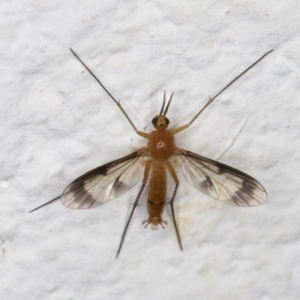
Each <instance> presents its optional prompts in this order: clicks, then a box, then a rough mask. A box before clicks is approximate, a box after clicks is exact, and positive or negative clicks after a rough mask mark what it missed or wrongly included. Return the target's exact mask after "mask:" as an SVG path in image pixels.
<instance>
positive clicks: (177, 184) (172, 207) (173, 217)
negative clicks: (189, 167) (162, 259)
mask: <svg viewBox="0 0 300 300" xmlns="http://www.w3.org/2000/svg"><path fill="white" fill-rule="evenodd" d="M166 167H167V169H168V171H169V172H170V174H171V176H172V178H173V180H174V182H175V188H174V192H173V195H172V198H171V201H170V207H171V213H172V219H173V223H174V227H175V231H176V235H177V240H178V244H179V248H180V250H181V251H183V248H182V244H181V239H180V235H179V230H178V227H177V223H176V218H175V212H174V200H175V196H176V193H177V190H178V187H179V180H178V177H177V175H176V172H175V170H174V168H173V167H172V165H171V163H170V162H169V161H166Z"/></svg>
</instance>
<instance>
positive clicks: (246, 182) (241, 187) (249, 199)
mask: <svg viewBox="0 0 300 300" xmlns="http://www.w3.org/2000/svg"><path fill="white" fill-rule="evenodd" d="M181 159H182V161H183V164H182V170H183V174H184V176H185V178H186V179H187V180H188V182H189V183H190V184H191V185H192V186H194V187H195V188H196V189H198V190H199V191H201V192H202V193H204V194H206V195H208V196H210V197H212V198H215V199H218V200H221V201H223V202H226V203H228V204H231V205H237V206H257V205H260V204H262V203H264V202H265V201H266V199H267V192H266V190H265V189H264V187H263V186H262V185H261V184H260V183H259V182H258V181H257V180H255V179H254V178H253V177H251V176H249V175H247V174H245V173H243V172H241V171H239V170H237V169H234V168H232V167H229V166H226V165H224V164H222V163H219V162H217V161H214V160H211V159H209V158H206V157H203V156H200V155H197V154H195V153H192V152H190V151H186V150H183V152H182V154H181Z"/></svg>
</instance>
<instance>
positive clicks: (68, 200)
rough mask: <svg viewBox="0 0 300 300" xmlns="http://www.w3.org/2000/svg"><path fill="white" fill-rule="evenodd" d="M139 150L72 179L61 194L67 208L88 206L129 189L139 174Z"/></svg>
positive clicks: (91, 206)
mask: <svg viewBox="0 0 300 300" xmlns="http://www.w3.org/2000/svg"><path fill="white" fill-rule="evenodd" d="M142 160H143V156H140V155H139V154H138V152H134V153H131V154H129V155H127V156H125V157H122V158H120V159H117V160H115V161H112V162H110V163H108V164H105V165H103V166H101V167H98V168H96V169H94V170H92V171H89V172H88V173H86V174H84V175H82V176H80V177H79V178H77V179H76V180H74V181H73V182H72V183H71V184H70V185H68V186H67V188H66V189H65V190H64V192H63V193H62V195H61V202H62V204H63V205H64V206H66V207H68V208H77V209H88V208H93V207H96V206H99V205H101V204H104V203H106V202H108V201H110V200H112V199H115V198H117V197H119V196H120V195H122V194H124V193H125V192H127V191H128V190H129V189H131V188H132V187H133V186H134V185H135V184H136V183H137V182H138V180H139V178H140V177H141V174H142V170H143V167H142V163H141V162H142Z"/></svg>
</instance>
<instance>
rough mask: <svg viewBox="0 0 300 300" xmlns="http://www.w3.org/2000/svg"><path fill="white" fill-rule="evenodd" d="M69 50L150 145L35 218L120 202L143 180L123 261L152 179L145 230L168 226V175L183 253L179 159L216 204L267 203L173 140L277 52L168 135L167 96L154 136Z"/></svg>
mask: <svg viewBox="0 0 300 300" xmlns="http://www.w3.org/2000/svg"><path fill="white" fill-rule="evenodd" d="M70 50H71V51H72V53H73V54H74V55H75V57H76V58H77V59H78V60H79V61H80V62H81V63H82V65H83V66H84V67H85V68H86V69H87V70H88V72H89V73H90V74H91V75H92V76H93V77H94V78H95V80H96V81H97V82H98V83H99V84H100V85H101V86H102V88H103V89H104V90H105V92H106V93H107V94H108V95H109V97H110V98H111V99H112V100H113V101H114V102H115V103H116V104H117V106H118V107H119V108H120V110H121V111H122V113H123V114H124V116H125V117H126V118H127V120H128V121H129V123H130V125H131V126H132V128H133V129H134V130H135V132H136V133H137V134H138V135H140V136H142V137H143V138H145V139H146V140H148V144H147V145H146V146H145V147H144V148H141V149H139V150H137V151H135V152H133V153H131V154H129V155H127V156H125V157H122V158H120V159H117V160H114V161H112V162H109V163H107V164H105V165H103V166H100V167H98V168H96V169H94V170H91V171H89V172H87V173H86V174H84V175H82V176H81V177H79V178H77V179H76V180H74V181H73V182H72V183H71V184H69V185H68V186H67V187H66V189H65V190H64V191H63V193H62V195H61V196H59V197H56V198H54V199H52V200H50V201H48V202H47V203H44V204H43V205H41V206H39V207H37V208H35V209H33V210H31V211H30V212H33V211H35V210H37V209H39V208H41V207H43V206H45V205H48V204H50V203H52V202H54V201H56V200H58V199H60V200H61V202H62V204H63V205H64V206H66V207H68V208H74V209H89V208H94V207H97V206H99V205H102V204H104V203H107V202H109V201H110V200H113V199H115V198H117V197H119V196H121V195H122V194H124V193H125V192H127V191H128V190H129V189H131V188H132V187H133V186H134V185H135V184H136V183H137V182H138V181H139V179H140V177H141V176H142V177H143V179H142V186H141V188H140V190H139V192H138V195H137V197H136V200H135V202H134V204H133V207H132V210H131V213H130V215H129V218H128V221H127V223H126V226H125V228H124V231H123V234H122V237H121V241H120V245H119V248H118V251H117V255H116V257H118V255H119V254H120V251H121V248H122V245H123V243H124V238H125V234H126V232H127V229H128V226H129V223H130V221H131V218H132V216H133V213H134V211H135V209H136V207H137V205H138V203H139V200H140V197H141V195H142V192H143V190H144V188H145V185H146V183H147V181H148V179H149V180H150V183H149V192H148V214H149V217H148V219H147V220H146V221H144V222H143V223H144V224H145V227H147V226H148V225H151V228H152V229H158V227H159V226H162V227H163V228H164V225H165V224H167V223H166V222H165V221H164V220H163V219H162V213H163V210H164V207H165V205H166V204H167V202H166V190H167V189H166V187H167V179H166V178H167V172H168V173H169V174H170V175H171V177H172V179H173V181H174V183H175V188H174V191H173V194H172V197H171V199H170V201H169V202H168V204H170V207H171V215H172V220H173V223H174V227H175V230H176V236H177V240H178V243H179V247H180V249H181V250H183V248H182V243H181V239H180V235H179V230H178V226H177V223H176V219H175V212H174V200H175V196H176V192H177V190H178V187H179V180H178V177H177V175H176V172H175V170H174V168H173V166H172V164H171V162H170V160H169V159H170V157H172V156H178V157H180V159H181V160H182V170H183V174H184V176H185V178H186V179H187V181H188V182H189V183H190V184H191V185H193V186H194V187H195V188H196V189H198V190H199V191H201V192H202V193H204V194H206V195H208V196H210V197H212V198H215V199H218V200H221V201H223V202H226V203H228V204H232V205H236V206H244V207H248V206H256V205H260V204H262V203H264V202H265V201H266V199H267V192H266V190H265V189H264V187H263V186H262V185H261V184H260V183H259V182H258V181H257V180H255V179H254V178H252V177H251V176H249V175H247V174H245V173H243V172H241V171H239V170H237V169H234V168H232V167H229V166H226V165H224V164H222V163H220V162H217V161H214V160H211V159H209V158H206V157H203V156H200V155H198V154H195V153H192V152H190V151H188V150H184V149H182V148H179V147H177V146H176V145H175V141H174V135H176V134H177V133H179V132H181V131H183V130H185V129H187V128H188V127H189V126H190V125H192V123H194V121H195V120H196V119H197V118H198V117H199V115H200V114H201V113H202V112H203V111H204V110H205V109H206V108H207V107H208V106H209V105H210V104H211V103H212V102H213V101H214V100H215V99H216V98H217V97H218V96H219V95H220V94H221V93H223V92H224V91H225V90H226V89H227V88H228V87H229V86H231V85H232V84H233V83H234V82H235V81H236V80H238V79H239V78H240V77H241V76H243V75H244V74H245V73H246V72H247V71H249V70H250V69H251V68H252V67H254V66H255V65H256V64H257V63H258V62H259V61H261V60H262V59H263V58H264V57H265V56H267V55H268V54H269V53H271V52H272V51H273V50H271V51H269V52H267V53H265V54H264V55H263V56H262V57H261V58H259V59H258V60H257V61H255V62H254V63H253V64H252V65H251V66H249V67H248V68H247V69H246V70H244V71H243V72H242V73H241V74H239V75H238V76H237V77H235V78H234V79H233V80H232V81H231V82H229V83H228V84H227V85H226V86H225V87H224V88H223V89H222V90H221V91H220V92H218V93H217V94H216V95H215V96H214V97H212V98H210V99H209V100H208V102H207V103H206V104H205V105H204V107H202V109H200V111H199V112H198V113H197V114H196V115H195V116H194V117H193V118H192V120H191V121H190V122H189V123H187V124H185V125H183V126H180V127H178V128H174V129H170V130H168V126H169V123H170V122H169V119H168V118H167V117H166V115H167V112H168V109H169V107H170V104H171V101H172V99H173V94H172V95H171V97H170V99H169V101H168V103H167V105H166V93H164V99H163V104H162V107H161V110H160V113H159V114H158V115H157V116H155V117H154V118H153V119H152V124H153V126H154V129H155V130H153V131H152V132H150V133H146V132H142V131H139V130H137V128H136V127H135V125H134V123H133V122H132V120H131V119H130V118H129V116H128V115H127V113H126V112H125V110H124V108H123V107H122V105H121V103H120V102H119V101H117V100H116V99H115V98H114V96H113V95H112V94H111V93H110V92H109V91H108V90H107V89H106V87H105V86H104V85H103V84H102V82H101V81H100V80H99V79H98V78H97V77H96V76H95V75H94V74H93V72H92V71H91V70H90V69H89V68H88V67H87V66H86V65H85V64H84V62H83V61H82V60H81V59H80V58H79V57H78V55H77V54H76V53H75V52H74V51H73V50H72V49H70Z"/></svg>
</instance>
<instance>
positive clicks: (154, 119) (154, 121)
mask: <svg viewBox="0 0 300 300" xmlns="http://www.w3.org/2000/svg"><path fill="white" fill-rule="evenodd" d="M157 121H158V117H155V118H153V119H152V124H153V125H155V124H157Z"/></svg>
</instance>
